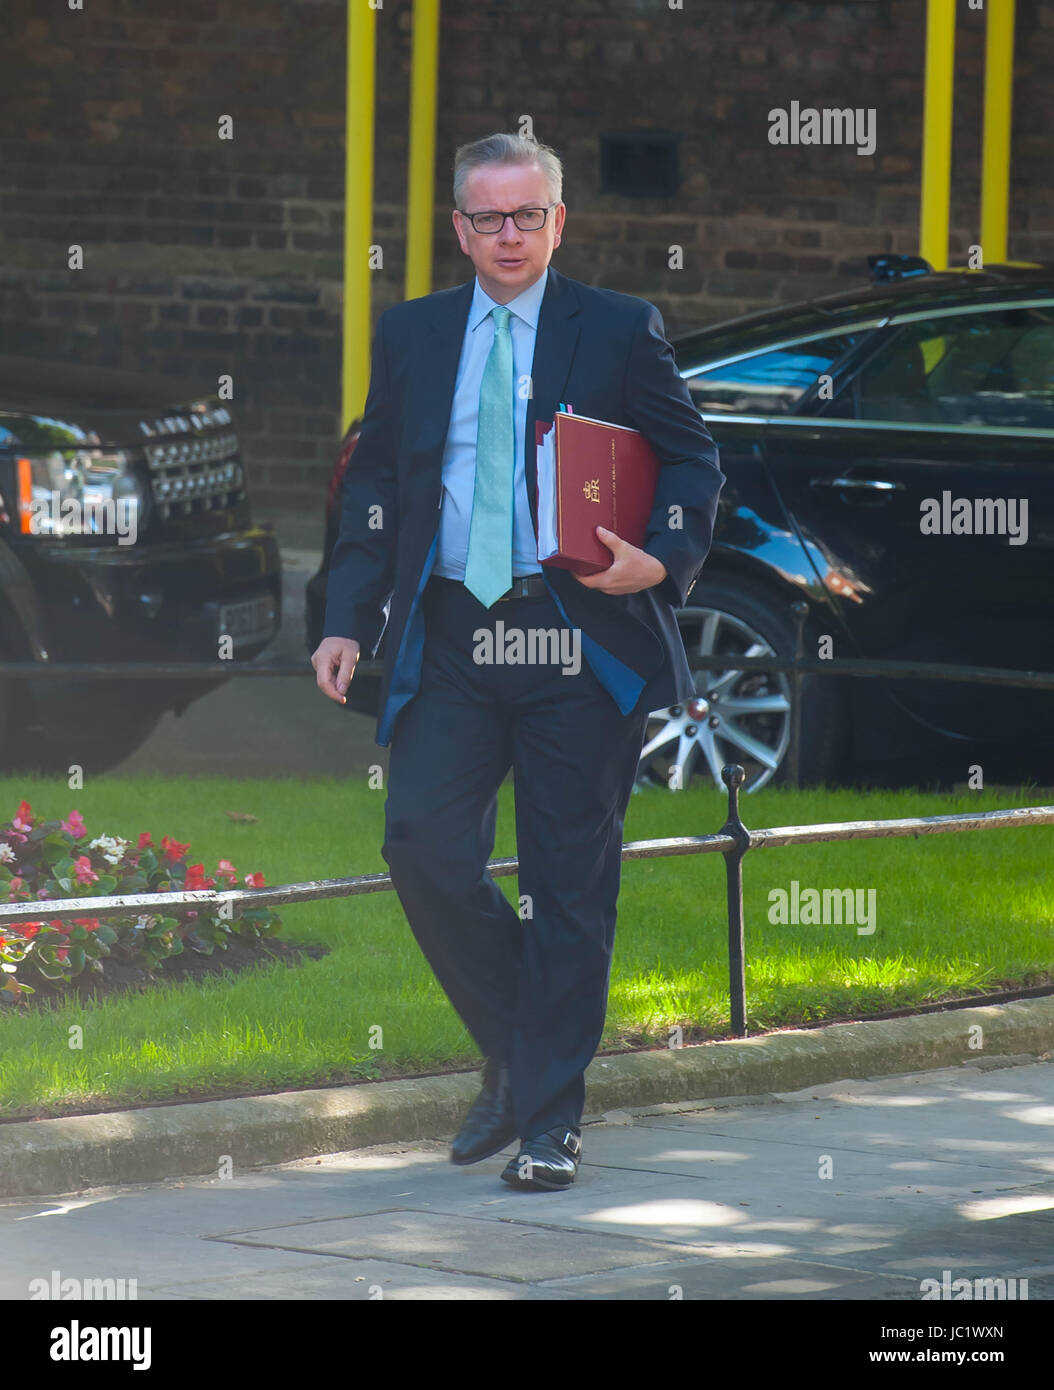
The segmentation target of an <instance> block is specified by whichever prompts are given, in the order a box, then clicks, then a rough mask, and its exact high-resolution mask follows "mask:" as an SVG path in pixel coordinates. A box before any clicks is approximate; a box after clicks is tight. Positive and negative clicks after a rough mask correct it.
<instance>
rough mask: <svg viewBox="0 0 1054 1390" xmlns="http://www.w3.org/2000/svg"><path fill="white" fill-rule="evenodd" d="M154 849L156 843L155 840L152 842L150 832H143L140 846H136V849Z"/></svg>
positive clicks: (140, 837)
mask: <svg viewBox="0 0 1054 1390" xmlns="http://www.w3.org/2000/svg"><path fill="white" fill-rule="evenodd" d="M153 848H154V842H153V840H151V838H150V831H149V830H144V831H142V832H141V833H140V836H139V843H138V845H136V849H153Z"/></svg>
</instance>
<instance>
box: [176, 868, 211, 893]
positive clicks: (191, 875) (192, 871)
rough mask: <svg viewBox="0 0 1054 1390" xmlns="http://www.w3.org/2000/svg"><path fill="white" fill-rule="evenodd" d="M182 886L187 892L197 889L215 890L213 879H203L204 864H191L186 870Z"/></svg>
mask: <svg viewBox="0 0 1054 1390" xmlns="http://www.w3.org/2000/svg"><path fill="white" fill-rule="evenodd" d="M183 886H184V888H186V889H188V890H190V889H192V890H197V889H199V888H215V886H216V880H215V879H214V878H206V877H205V865H204V864H191V865H189V866H188V868H187V877H186V881H185V882H184V884H183Z"/></svg>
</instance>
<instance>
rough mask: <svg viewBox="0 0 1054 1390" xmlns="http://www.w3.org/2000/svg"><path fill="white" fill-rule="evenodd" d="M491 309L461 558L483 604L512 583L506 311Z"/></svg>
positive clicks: (512, 437) (512, 450)
mask: <svg viewBox="0 0 1054 1390" xmlns="http://www.w3.org/2000/svg"><path fill="white" fill-rule="evenodd" d="M490 312H491V313H492V314H493V316H494V342H493V343H492V344H491V349H490V355H489V357H488V358H487V365H486V367H484V369H483V381H482V383H481V385H480V390H479V423H478V429H477V434H476V480H475V485H474V489H473V493H472V521H471V524H470V526H469V532H468V558H467V560H466V562H465V587H466V588H467V589H469V590H470V591H471V592H472V593H473V594H475V596H476V597H477V598H478V599H479V601H480V603H482V604H483V607H484V608H489V607H490V606H491V604H492V603H494V601H495V600H496V599H498V598H500V597H501V595H502V594H503V593H505V591H506V590H507V589H509V588H511V587H512V492H513V477H514V473H515V463H516V428H515V423H514V403H513V399H512V334H511V333H510V332H509V311H508V309H506V308H505V306H504V305H501V304H499V305H496V306H495V307H494V308H493V309H492V310H491V311H490Z"/></svg>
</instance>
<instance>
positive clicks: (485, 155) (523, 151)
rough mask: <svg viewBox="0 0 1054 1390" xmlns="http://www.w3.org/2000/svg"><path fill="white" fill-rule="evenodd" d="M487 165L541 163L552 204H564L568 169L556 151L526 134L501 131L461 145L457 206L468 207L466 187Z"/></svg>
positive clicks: (456, 157) (456, 177)
mask: <svg viewBox="0 0 1054 1390" xmlns="http://www.w3.org/2000/svg"><path fill="white" fill-rule="evenodd" d="M484 164H537V165H538V166H539V168H540V169H541V170H542V172H543V173H544V174H545V178H546V182H547V183H548V185H549V201H550V202H551V203H558V202H560V200H561V198H562V196H563V189H564V166H563V165H562V164H561V163H560V158H559V156H558V155H557V153H556V151H555V150H554V149H551V148H550V146H548V145H543V144H541V143H539V141H537V140H535V139H533V138H532V137H530V136H526V135H508V134H505V133H503V132H498V133H497V134H495V135H487V136H485V137H484V138H483V139H482V140H473V141H472V143H471V144H469V145H460V146H459V147H458V149H457V152H456V153H455V155H454V206H455V207H456V208H462V207H464V203H463V202H462V199H463V198H464V196H465V185H466V184H467V182H468V176H469V174H471V173H472V171H473V169H478V168H480V167H481V166H482V165H484Z"/></svg>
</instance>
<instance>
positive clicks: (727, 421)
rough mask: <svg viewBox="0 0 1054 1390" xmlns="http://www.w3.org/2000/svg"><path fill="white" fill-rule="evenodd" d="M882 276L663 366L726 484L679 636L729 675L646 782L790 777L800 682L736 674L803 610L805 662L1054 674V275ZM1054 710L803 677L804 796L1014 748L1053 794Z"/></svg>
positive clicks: (990, 695)
mask: <svg viewBox="0 0 1054 1390" xmlns="http://www.w3.org/2000/svg"><path fill="white" fill-rule="evenodd" d="M869 264H870V266H871V270H872V280H871V283H870V284H867V285H865V286H864V287H863V288H861V289H859V290H856V291H852V292H845V293H840V294H836V295H829V296H825V297H823V298H819V299H815V300H812V301H809V302H807V303H797V304H788V305H782V306H780V307H779V308H776V309H772V310H765V311H763V312H760V313H754V314H749V315H745V316H743V317H740V318H737V319H732V320H729V321H727V322H724V323H719V324H712V325H709V326H708V327H706V328H705V329H702V330H700V331H698V332H696V333H692V334H689V335H685V336H682V337H679V338H678V339H677V340H676V341H675V342H674V344H673V346H674V351H675V354H676V357H677V362H678V366H679V369H680V372H681V375H682V376H683V377H684V379H685V381H686V383H687V385H688V389H689V391H690V392H691V395H692V398H693V400H694V401H695V402H696V403H697V405H698V407H699V410H700V413H701V414H702V416H703V418H704V419H705V420H706V423H707V427H708V428H709V429H710V431H711V433H712V434H713V436H714V439H715V440H716V442H717V444H718V447H719V450H720V456H721V469H722V471H723V472H724V474H725V476H726V478H727V482H726V484H725V487H724V490H723V492H722V495H721V500H720V507H719V513H718V521H717V526H716V529H715V534H714V542H713V548H712V550H711V552H710V555H709V557H708V559H707V562H706V564H705V566H704V568H703V570H702V572H701V575H700V577H699V580H698V582H697V583H696V586H695V588H694V590H693V594H692V602H691V604H690V605H689V606H688V607H685V608H683V609H681V610H679V613H678V619H679V622H680V624H681V628H682V632H683V634H684V638H685V645H686V647H687V649H688V652H689V655H690V656H691V655H692V654H693V653H697V654H705V655H717V656H724V655H727V656H728V658H729V662H728V667H727V668H726V669H724V670H722V671H719V672H717V673H707V672H700V673H699V676H698V681H697V690H698V695H697V698H696V699H695V700H693V701H691V702H690V703H689V704H688V705H686V706H674V707H673V708H671V709H668V710H657V711H655V712H654V713H653V717H652V720H651V722H650V724H649V727H648V731H647V735H646V739H645V745H644V749H643V753H642V757H641V781H642V783H655V784H658V785H664V786H665V785H675V784H676V782H677V781H679V782H680V784H681V785H685V784H687V782H688V780H689V779H690V777H691V776H692V775H694V774H698V773H702V774H703V775H710V776H711V777H713V779H714V780H715V782H717V783H718V785H720V769H721V767H722V765H723V764H724V763H727V762H739V763H742V764H743V765H744V766H745V768H746V770H747V778H748V780H747V786H748V789H750V790H755V789H757V788H759V787H762V786H764V785H765V784H766V783H768V782H778V781H781V780H783V779H785V778H786V776H787V752H788V746H789V741H790V733H791V685H790V680H789V678H788V677H787V676H786V675H783V674H777V673H767V672H764V671H758V670H756V669H755V670H746V671H744V670H743V669H737V668H736V664H735V658H736V657H737V656H758V657H762V656H771V655H776V656H777V657H779V658H789V657H791V656H792V655H793V652H794V640H795V629H794V621H793V618H792V612H791V605H792V603H794V602H795V601H796V600H800V599H803V600H804V601H805V602H806V604H807V605H808V610H809V611H808V618H807V620H806V625H805V654H806V655H807V656H809V657H812V658H816V659H823V658H829V657H830V658H838V657H865V658H872V659H886V660H913V661H925V662H950V663H955V664H963V665H983V666H995V667H1004V668H1011V669H1015V668H1024V669H1031V670H1050V669H1051V668H1052V666H1054V660H1052V657H1054V640H1052V637H1054V268H1052V267H1049V266H1047V267H1044V266H1017V265H1000V266H991V267H988V268H987V269H985V270H984V271H969V272H967V271H955V270H953V271H947V272H942V273H936V272H934V271H932V269H931V268H930V267H929V266H928V265H927V263H926V262H925V261H922V260H919V259H918V258H915V257H908V256H892V255H884V256H873V257H870V258H869ZM353 447H354V429H353V430H352V431H349V434H348V435H347V436H346V437H345V441H344V446H343V448H342V451H341V456H340V458H339V459H338V463H337V468H336V470H335V473H334V478H333V481H332V483H331V486H330V490H329V498H328V500H327V512H326V543H325V552H324V556H323V563H322V567H321V569H320V571H319V573H318V574H317V575H316V576H315V577H314V579H313V580H312V582H311V584H310V585H309V589H308V601H307V604H308V612H307V619H308V622H307V627H308V633H307V638H308V647H309V649H310V650H312V651H313V650H314V648H315V647H316V646H317V645H318V641H319V640H320V635H321V630H322V621H323V614H324V604H325V574H326V566H327V564H328V560H329V555H330V553H331V551H332V547H333V544H334V542H335V540H336V527H337V522H338V520H339V507H336V505H335V503H336V500H337V489H338V486H339V480H340V477H341V476H342V473H343V468H344V466H345V464H346V461H347V456H348V454H349V452H350V450H351V448H353ZM379 655H380V653H378V656H379ZM376 669H377V667H376V663H366V664H363V663H360V667H359V669H358V670H357V671H356V675H355V679H354V680H353V681H352V683H351V687H350V688H349V705H351V706H352V707H354V708H357V709H360V710H363V711H364V712H370V713H372V712H374V711H375V706H376V700H377V691H378V684H377V678H376V675H375V674H374V673H375V671H376ZM356 686H358V687H359V689H358V691H357V692H355V687H356ZM353 692H354V695H353ZM1051 706H1052V701H1051V697H1050V695H1049V693H1048V694H1045V695H1044V694H1042V693H1040V692H1035V691H1025V690H1015V689H1012V688H1008V687H997V686H986V685H968V684H955V683H951V682H945V681H940V682H932V681H907V680H904V679H900V680H896V681H894V680H889V679H884V678H883V679H879V678H877V677H873V678H869V679H867V680H862V679H855V678H848V677H842V678H833V677H820V676H810V677H805V678H804V680H803V687H802V742H801V776H802V779H803V780H804V781H806V782H816V781H821V780H825V779H831V778H834V777H836V776H837V777H844V776H847V775H861V774H862V775H864V776H866V777H868V778H869V779H870V780H875V779H876V778H877V779H878V780H881V779H882V777H883V774H884V773H888V774H889V776H890V777H891V778H892V780H897V779H898V778H899V777H902V776H903V775H904V773H905V772H906V771H907V772H910V770H912V769H913V768H914V769H916V770H917V769H918V768H921V767H922V766H926V767H927V768H932V769H934V770H936V771H937V772H938V775H943V774H944V772H947V774H948V775H950V776H952V777H954V778H956V779H957V780H959V781H966V780H967V778H968V769H969V768H970V767H971V766H973V765H974V764H975V763H981V765H982V767H983V766H984V763H983V762H982V760H983V759H984V758H987V757H989V756H990V755H994V756H995V757H996V759H997V761H998V757H999V755H1000V753H1001V752H1002V751H1005V750H1016V754H1017V755H1021V756H1019V758H1018V765H1019V766H1020V765H1021V757H1022V756H1023V770H1024V772H1025V774H1026V775H1030V776H1032V777H1034V778H1036V779H1040V780H1041V779H1042V778H1043V776H1045V775H1047V774H1048V773H1049V771H1050V769H1051V764H1052V761H1054V720H1052V719H1051V718H1050V711H1051ZM674 769H678V771H677V772H676V773H675V772H674ZM981 775H982V776H983V775H984V774H983V772H982V774H981Z"/></svg>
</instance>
